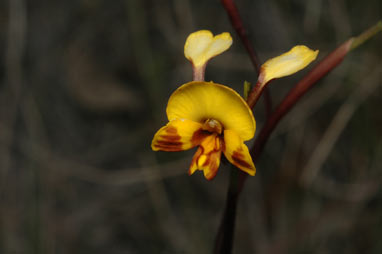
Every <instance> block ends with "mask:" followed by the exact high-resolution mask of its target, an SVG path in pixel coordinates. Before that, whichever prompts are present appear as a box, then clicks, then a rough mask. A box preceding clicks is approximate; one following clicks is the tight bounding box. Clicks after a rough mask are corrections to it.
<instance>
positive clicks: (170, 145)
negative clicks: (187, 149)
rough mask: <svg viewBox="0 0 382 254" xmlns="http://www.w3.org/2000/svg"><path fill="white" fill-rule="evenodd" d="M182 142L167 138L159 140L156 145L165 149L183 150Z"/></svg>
mask: <svg viewBox="0 0 382 254" xmlns="http://www.w3.org/2000/svg"><path fill="white" fill-rule="evenodd" d="M182 145H183V143H182V142H178V141H166V140H157V141H156V144H154V147H156V148H158V149H160V150H164V151H170V152H171V151H181V150H182Z"/></svg>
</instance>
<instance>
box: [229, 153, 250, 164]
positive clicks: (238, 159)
mask: <svg viewBox="0 0 382 254" xmlns="http://www.w3.org/2000/svg"><path fill="white" fill-rule="evenodd" d="M243 158H244V155H243V154H242V153H240V152H239V151H234V152H233V154H232V160H233V161H234V162H235V163H237V164H239V165H240V166H242V167H245V168H251V164H249V163H248V162H246V161H245V160H243Z"/></svg>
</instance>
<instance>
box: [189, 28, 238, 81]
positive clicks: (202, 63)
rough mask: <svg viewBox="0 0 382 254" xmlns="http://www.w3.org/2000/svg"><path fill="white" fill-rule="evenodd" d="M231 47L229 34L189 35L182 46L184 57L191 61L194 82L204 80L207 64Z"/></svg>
mask: <svg viewBox="0 0 382 254" xmlns="http://www.w3.org/2000/svg"><path fill="white" fill-rule="evenodd" d="M231 45H232V37H231V35H230V34H229V33H227V32H225V33H221V34H219V35H216V36H214V35H213V34H212V33H211V32H210V31H208V30H200V31H197V32H194V33H191V34H190V35H189V36H188V37H187V40H186V43H185V44H184V56H185V57H186V58H187V59H188V60H190V61H191V63H192V66H193V70H194V80H198V81H202V80H204V70H205V67H206V64H207V62H208V61H209V60H210V59H211V58H212V57H214V56H217V55H219V54H221V53H223V52H224V51H226V50H227V49H229V47H231Z"/></svg>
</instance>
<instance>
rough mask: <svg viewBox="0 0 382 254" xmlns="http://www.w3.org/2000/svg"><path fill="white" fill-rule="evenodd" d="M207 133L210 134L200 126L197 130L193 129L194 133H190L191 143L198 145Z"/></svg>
mask: <svg viewBox="0 0 382 254" xmlns="http://www.w3.org/2000/svg"><path fill="white" fill-rule="evenodd" d="M209 135H211V133H209V132H208V131H205V130H203V129H202V128H200V129H199V130H197V131H195V132H194V134H193V135H192V138H191V143H192V144H193V145H194V146H196V145H200V143H202V141H203V139H204V138H205V137H207V136H209Z"/></svg>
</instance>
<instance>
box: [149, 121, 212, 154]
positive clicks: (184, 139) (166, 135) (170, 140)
mask: <svg viewBox="0 0 382 254" xmlns="http://www.w3.org/2000/svg"><path fill="white" fill-rule="evenodd" d="M207 135H208V134H205V132H204V131H203V130H202V124H200V123H197V122H193V121H190V120H186V119H175V120H173V121H170V122H169V123H168V124H167V125H166V126H164V127H162V128H161V129H159V131H157V133H156V134H155V136H154V138H153V140H152V142H151V148H152V149H153V150H154V151H158V150H161V151H169V152H175V151H183V150H187V149H190V148H192V147H195V146H197V145H199V144H200V143H201V142H202V140H203V139H204V137H206V136H207Z"/></svg>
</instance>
